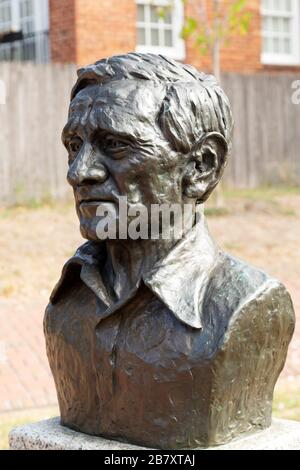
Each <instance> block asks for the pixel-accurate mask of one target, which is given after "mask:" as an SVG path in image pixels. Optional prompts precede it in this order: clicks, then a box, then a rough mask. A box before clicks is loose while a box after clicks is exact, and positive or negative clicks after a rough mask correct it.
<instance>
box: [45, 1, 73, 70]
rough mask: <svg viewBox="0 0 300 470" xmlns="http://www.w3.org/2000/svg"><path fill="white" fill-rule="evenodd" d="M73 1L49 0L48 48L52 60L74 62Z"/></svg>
mask: <svg viewBox="0 0 300 470" xmlns="http://www.w3.org/2000/svg"><path fill="white" fill-rule="evenodd" d="M75 1H76V0H50V2H49V8H50V48H51V59H52V61H53V62H70V63H74V62H76V59H77V58H76V31H75Z"/></svg>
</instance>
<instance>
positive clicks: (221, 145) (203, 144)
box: [183, 132, 228, 203]
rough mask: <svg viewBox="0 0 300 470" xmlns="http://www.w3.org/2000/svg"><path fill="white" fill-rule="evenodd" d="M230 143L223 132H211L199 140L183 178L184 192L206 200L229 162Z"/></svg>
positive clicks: (191, 153) (199, 199)
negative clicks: (228, 143)
mask: <svg viewBox="0 0 300 470" xmlns="http://www.w3.org/2000/svg"><path fill="white" fill-rule="evenodd" d="M227 155H228V145H227V142H226V140H225V138H224V137H223V136H222V134H220V133H218V132H210V133H208V134H205V135H204V136H203V137H202V138H201V139H200V140H199V141H197V142H196V143H195V145H194V147H193V149H192V150H191V152H190V162H189V164H188V166H187V168H186V172H185V175H184V179H183V184H184V194H185V195H186V196H187V197H191V198H194V199H195V198H196V199H197V200H198V202H200V203H201V202H204V201H206V199H207V198H208V197H209V195H210V193H211V192H212V191H213V189H214V188H215V187H216V186H217V184H218V182H219V181H220V179H221V176H222V174H223V170H224V168H225V166H226V163H227Z"/></svg>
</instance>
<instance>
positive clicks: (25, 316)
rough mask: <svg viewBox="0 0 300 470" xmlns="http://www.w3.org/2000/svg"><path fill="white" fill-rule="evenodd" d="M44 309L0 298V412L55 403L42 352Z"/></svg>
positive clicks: (54, 395)
mask: <svg viewBox="0 0 300 470" xmlns="http://www.w3.org/2000/svg"><path fill="white" fill-rule="evenodd" d="M44 309H45V305H42V304H34V303H33V304H28V305H24V304H21V305H20V304H18V303H17V302H14V301H13V300H12V299H9V300H3V299H0V412H3V411H10V410H17V409H25V408H38V407H42V406H47V405H54V404H56V403H57V399H56V393H55V387H54V384H53V379H52V376H51V372H50V369H49V366H48V362H47V357H46V352H45V344H44V336H43V311H44Z"/></svg>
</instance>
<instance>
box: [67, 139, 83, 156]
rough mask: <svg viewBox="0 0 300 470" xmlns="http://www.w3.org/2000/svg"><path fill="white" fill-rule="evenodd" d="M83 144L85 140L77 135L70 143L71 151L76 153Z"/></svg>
mask: <svg viewBox="0 0 300 470" xmlns="http://www.w3.org/2000/svg"><path fill="white" fill-rule="evenodd" d="M82 144H83V141H82V139H81V138H80V137H78V136H75V137H72V139H71V140H70V141H69V143H68V147H69V151H70V153H71V154H73V155H75V154H77V153H78V152H79V150H80V149H81V147H82Z"/></svg>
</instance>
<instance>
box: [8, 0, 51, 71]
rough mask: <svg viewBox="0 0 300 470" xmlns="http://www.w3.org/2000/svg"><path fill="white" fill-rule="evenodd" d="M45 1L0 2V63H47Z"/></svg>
mask: <svg viewBox="0 0 300 470" xmlns="http://www.w3.org/2000/svg"><path fill="white" fill-rule="evenodd" d="M48 23H49V20H48V0H0V60H7V61H24V60H32V61H35V62H47V61H48V60H49V39H48V29H49V24H48Z"/></svg>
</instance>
